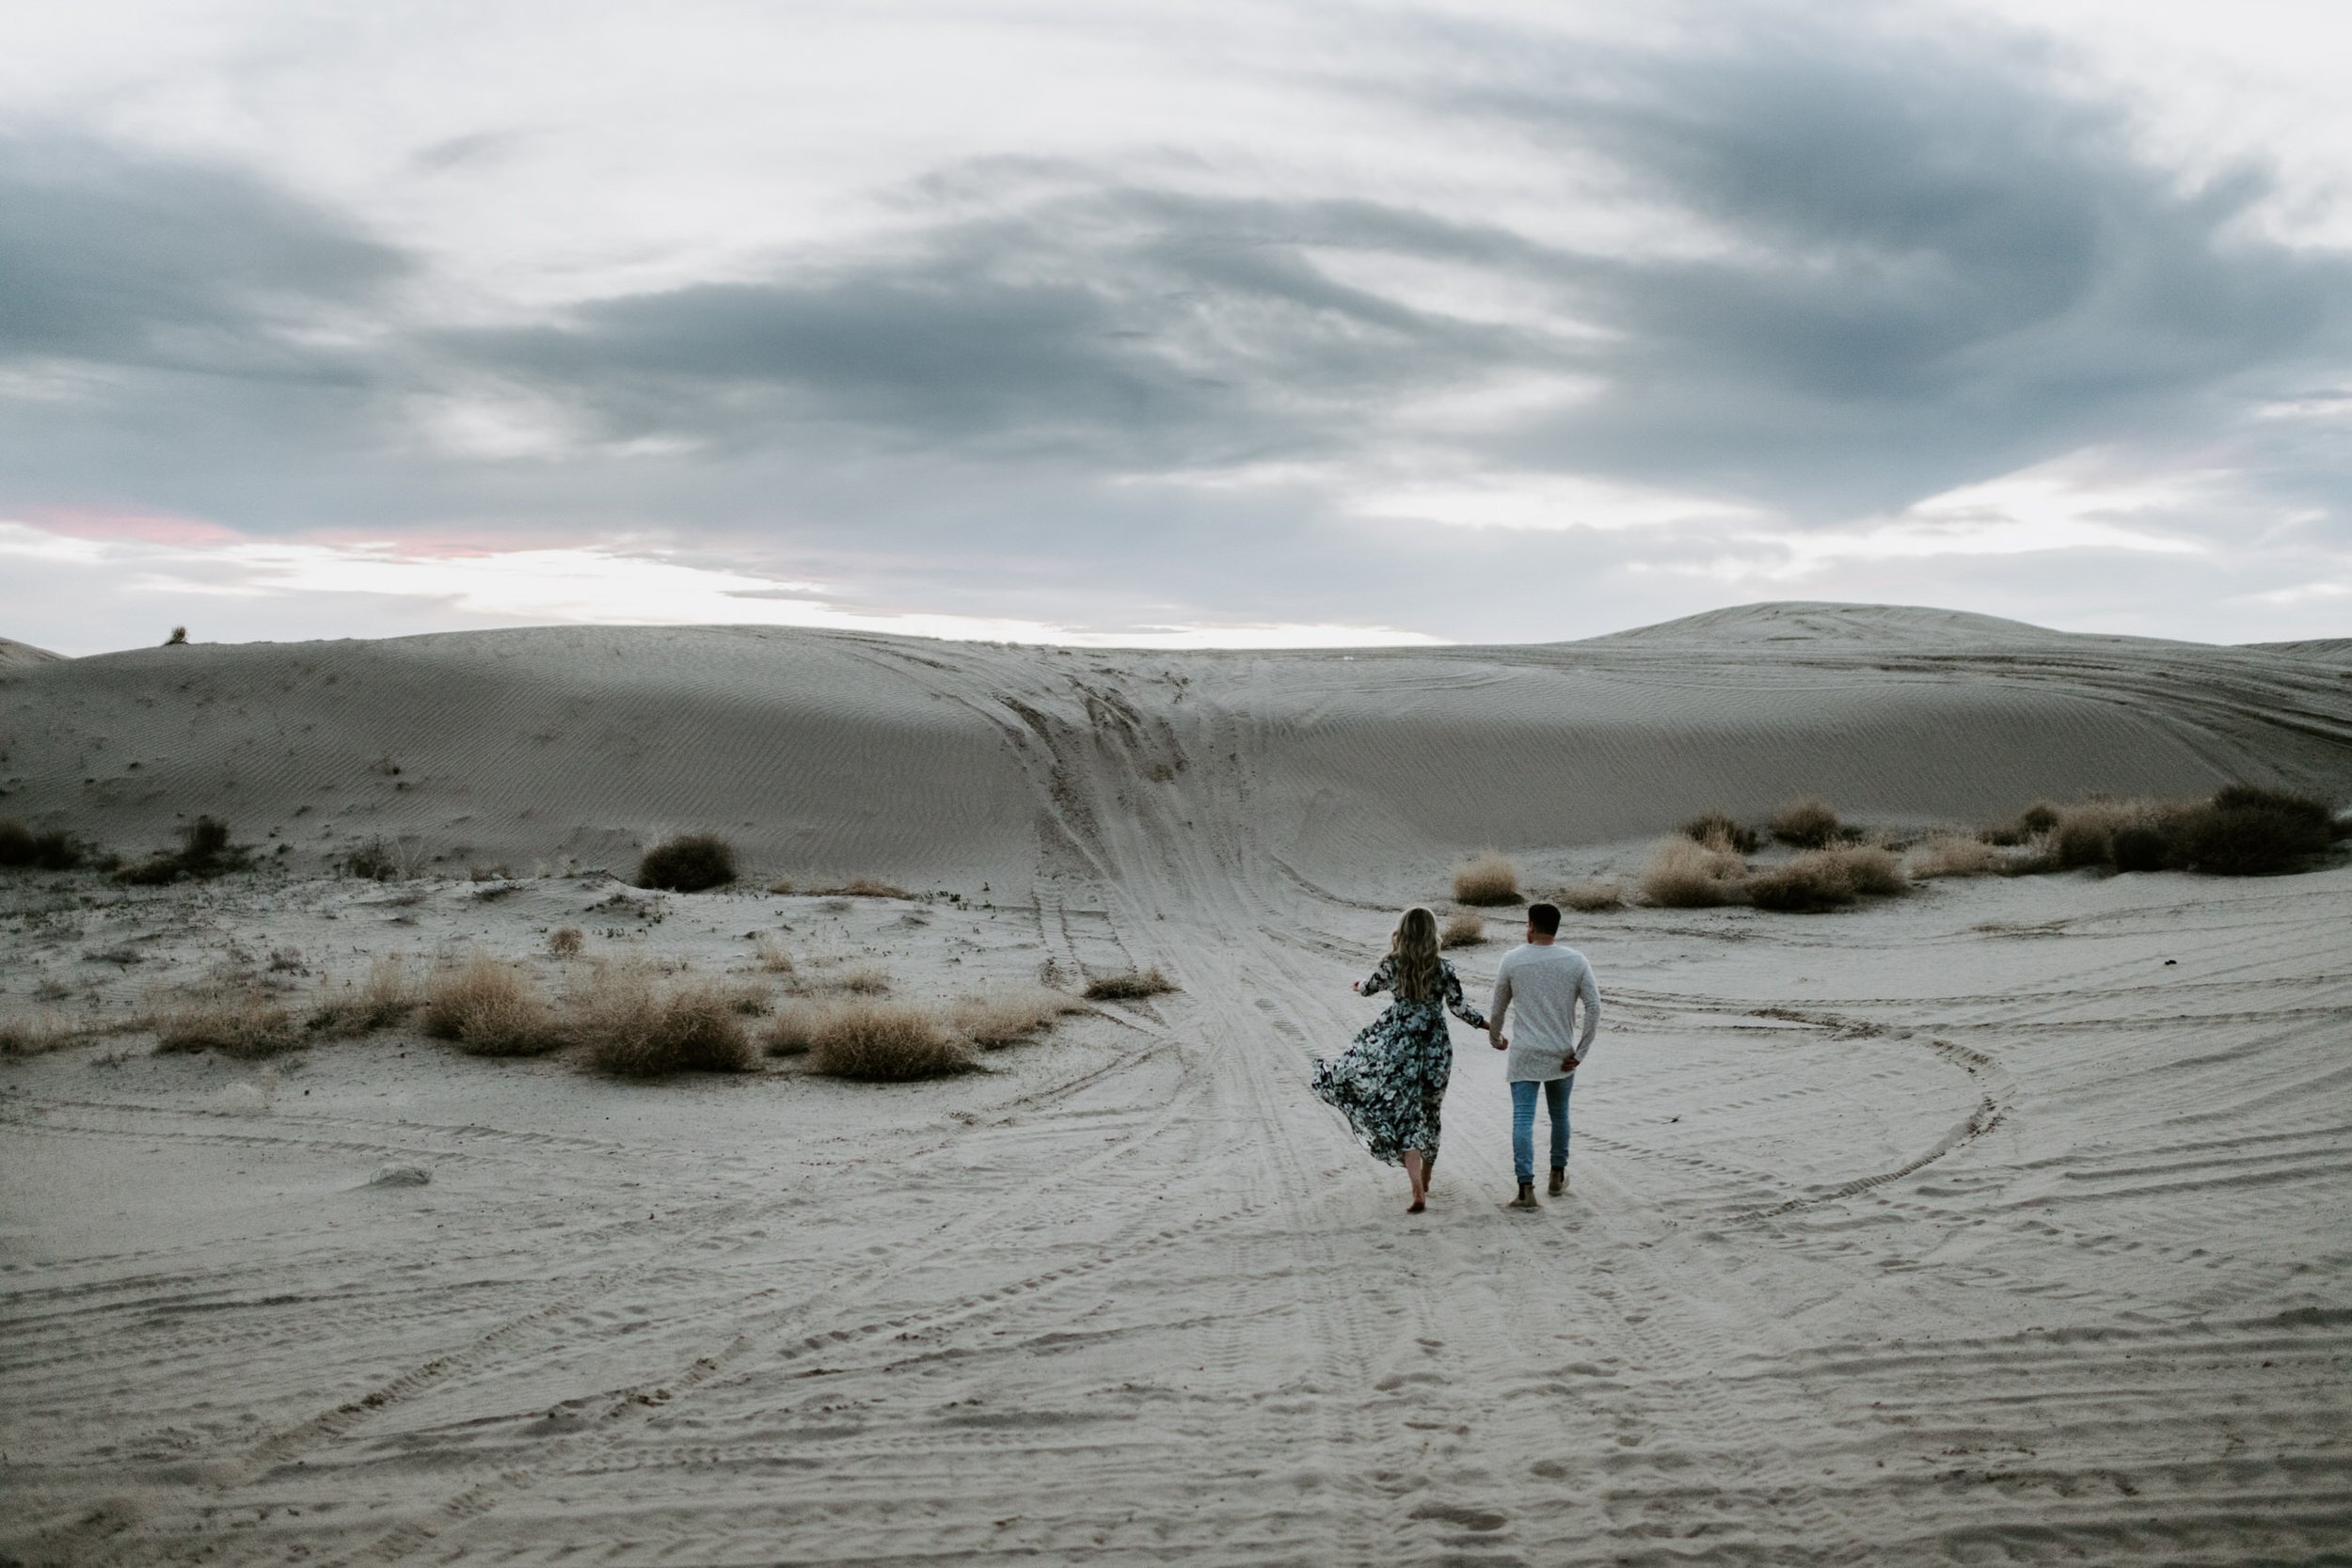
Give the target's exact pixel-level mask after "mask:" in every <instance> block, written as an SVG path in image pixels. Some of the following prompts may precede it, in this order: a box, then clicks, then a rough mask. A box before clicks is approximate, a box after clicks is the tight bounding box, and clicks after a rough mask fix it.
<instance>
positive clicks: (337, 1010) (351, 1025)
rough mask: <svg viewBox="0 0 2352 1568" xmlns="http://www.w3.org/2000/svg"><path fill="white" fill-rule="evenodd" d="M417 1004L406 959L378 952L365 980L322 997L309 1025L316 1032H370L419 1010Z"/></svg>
mask: <svg viewBox="0 0 2352 1568" xmlns="http://www.w3.org/2000/svg"><path fill="white" fill-rule="evenodd" d="M417 1004H418V997H417V990H416V986H415V984H414V982H413V981H412V980H411V979H410V978H409V974H408V966H407V964H406V962H405V960H403V959H402V958H401V957H400V956H399V955H398V954H378V955H376V957H374V958H371V959H370V960H368V977H367V978H366V979H365V980H363V981H361V982H360V983H359V984H358V985H356V986H355V985H352V984H350V983H349V982H345V983H344V984H343V985H342V986H340V987H336V988H333V989H331V990H328V991H327V992H326V994H324V995H323V996H322V997H321V998H320V1000H319V1005H318V1006H317V1007H316V1008H314V1009H313V1010H312V1012H311V1014H310V1020H309V1022H308V1027H309V1028H310V1030H311V1032H312V1033H314V1034H324V1035H339V1036H345V1037H349V1036H355V1035H365V1034H370V1033H373V1031H375V1030H377V1029H389V1028H390V1027H391V1026H392V1025H393V1024H395V1023H398V1022H401V1021H402V1020H404V1019H405V1018H406V1017H407V1016H408V1015H409V1014H410V1013H412V1012H414V1011H415V1010H416V1008H417Z"/></svg>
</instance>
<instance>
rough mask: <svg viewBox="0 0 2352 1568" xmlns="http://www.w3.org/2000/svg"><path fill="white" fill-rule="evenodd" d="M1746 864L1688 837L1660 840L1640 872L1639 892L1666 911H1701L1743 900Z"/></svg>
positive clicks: (1735, 856) (1736, 857) (1746, 871)
mask: <svg viewBox="0 0 2352 1568" xmlns="http://www.w3.org/2000/svg"><path fill="white" fill-rule="evenodd" d="M1747 874H1748V863H1747V862H1745V861H1743V860H1741V859H1740V857H1739V856H1738V855H1735V854H1728V853H1725V852H1724V851H1723V850H1720V849H1709V848H1708V847H1706V846H1705V845H1703V844H1693V843H1692V842H1691V840H1689V839H1687V838H1669V839H1665V840H1662V841H1661V842H1660V844H1659V846H1658V849H1657V851H1656V853H1654V854H1652V855H1651V856H1650V863H1649V869H1648V870H1646V871H1645V872H1643V873H1642V892H1643V893H1644V894H1645V895H1647V897H1648V898H1649V901H1650V902H1651V903H1653V904H1656V905H1659V906H1660V907H1661V908H1663V909H1669V910H1703V909H1710V908H1712V907H1714V906H1715V905H1718V904H1737V903H1740V901H1741V899H1742V896H1743V895H1742V893H1741V889H1742V888H1743V887H1744V886H1745V883H1746V878H1747Z"/></svg>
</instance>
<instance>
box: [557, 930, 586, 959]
mask: <svg viewBox="0 0 2352 1568" xmlns="http://www.w3.org/2000/svg"><path fill="white" fill-rule="evenodd" d="M587 940H588V939H587V938H586V937H584V936H582V935H580V927H577V926H558V927H556V928H555V929H554V930H552V931H549V932H548V954H549V955H550V956H551V957H554V958H578V957H580V948H581V947H583V946H585V945H586V944H587Z"/></svg>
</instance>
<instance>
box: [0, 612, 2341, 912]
mask: <svg viewBox="0 0 2352 1568" xmlns="http://www.w3.org/2000/svg"><path fill="white" fill-rule="evenodd" d="M2011 625H2012V624H2011V623H2006V622H1994V621H1990V620H1989V619H1987V618H1983V617H1955V616H1952V615H1951V614H1949V613H1947V612H1942V611H1921V610H1896V609H1888V608H1884V607H1820V606H1761V607H1751V608H1750V609H1748V610H1740V611H1725V612H1722V613H1720V614H1718V615H1714V616H1708V617H1700V618H1697V619H1696V620H1694V621H1692V622H1684V623H1675V624H1673V625H1670V626H1664V627H1659V628H1653V629H1652V631H1650V632H1645V633H1629V634H1625V635H1624V636H1621V637H1616V638H1605V639H1598V640H1596V641H1590V642H1582V643H1565V644H1560V645H1556V646H1549V647H1515V648H1458V649H1445V650H1438V651H1424V650H1414V651H1406V652H1391V651H1383V652H1365V653H1361V654H1357V655H1354V656H1342V655H1338V654H1325V653H1310V654H1260V653H1229V654H1214V655H1189V656H1183V657H1178V656H1169V655H1158V654H1096V653H1076V652H1071V651H1065V650H1055V649H1028V648H1002V647H989V646H981V645H973V644H946V643H926V642H919V641H909V640H894V639H884V638H873V637H863V636H852V635H843V634H829V633H816V632H802V631H789V630H771V629H761V628H711V627H688V628H662V629H637V628H622V629H614V628H586V627H565V628H547V629H541V630H534V631H520V632H485V633H468V634H458V635H448V636H437V637H422V638H410V639H401V640H394V641H381V642H319V643H294V644H244V645H230V646H218V645H199V646H192V647H171V648H151V649H142V650H138V651H135V652H131V653H123V654H115V655H108V656H104V657H92V658H82V659H74V660H70V661H63V662H59V663H54V664H44V665H38V666H33V667H29V668H18V669H15V670H12V671H9V672H8V673H5V674H0V756H4V757H5V759H6V760H5V762H0V769H4V770H5V771H4V772H0V787H4V788H6V789H7V790H8V797H7V799H6V800H0V810H6V811H8V812H10V813H12V814H16V815H21V816H24V817H26V818H27V819H28V820H32V821H35V822H38V823H40V825H43V826H59V827H67V828H70V829H72V830H73V831H76V832H84V833H86V834H87V835H89V836H91V837H93V838H95V839H97V840H99V841H101V842H103V843H107V844H112V845H116V846H119V847H124V848H133V847H146V846H149V845H151V844H157V843H162V842H165V841H167V840H168V838H169V835H170V833H171V832H172V829H173V826H174V824H175V823H176V822H178V821H181V820H183V819H184V818H185V817H186V816H193V815H195V814H197V813H199V812H210V813H213V814H215V815H217V816H223V817H225V818H226V819H228V820H229V821H230V823H231V824H232V825H233V826H234V827H236V828H237V830H238V831H239V832H240V833H241V834H243V835H245V836H247V837H250V838H254V839H257V840H261V839H265V838H267V839H274V841H275V842H276V843H280V844H285V845H287V846H289V847H290V854H291V859H290V863H291V864H293V865H295V866H297V867H304V868H310V867H319V866H324V865H325V864H326V863H329V862H330V861H331V860H332V859H333V858H334V857H335V856H337V855H339V854H341V853H342V852H344V851H345V850H346V849H347V848H348V847H350V846H351V845H353V844H354V843H357V842H361V841H364V840H367V839H370V838H375V837H383V838H387V839H391V840H398V839H401V838H404V837H406V838H410V839H412V840H413V841H414V845H415V847H416V848H417V849H418V850H419V852H421V854H423V855H424V856H426V857H427V858H431V857H442V863H447V864H456V865H463V864H466V863H506V864H508V865H510V866H512V867H513V868H515V869H516V870H521V869H524V868H525V867H526V866H529V865H532V864H560V863H563V862H564V859H565V857H570V858H572V860H573V861H574V862H576V863H586V864H600V863H611V864H613V865H615V866H620V867H623V868H626V866H627V865H628V864H629V863H633V860H634V854H635V851H636V849H637V847H639V846H640V845H642V844H643V843H644V842H647V841H649V839H650V838H651V837H653V836H658V835H659V834H660V833H663V832H671V831H675V830H677V829H681V828H706V829H711V830H715V831H720V832H725V833H727V834H728V835H729V836H730V837H732V838H733V839H735V840H736V842H737V843H738V844H739V845H740V846H742V847H743V848H744V849H745V850H746V851H747V852H748V854H749V855H750V857H751V858H752V860H753V861H754V862H755V863H757V864H759V865H760V866H761V867H763V868H773V869H777V870H787V871H801V872H804V873H810V874H833V875H854V874H858V873H863V872H873V873H877V874H882V875H886V876H890V877H894V878H897V879H900V880H909V879H911V880H912V882H913V884H914V885H918V886H925V887H930V886H949V885H958V884H960V883H961V882H963V881H973V882H977V881H980V880H991V881H993V880H995V879H999V878H1007V877H1009V878H1015V879H1018V878H1020V877H1022V876H1024V875H1025V873H1026V872H1027V870H1028V869H1029V868H1030V867H1031V866H1032V865H1034V864H1035V863H1037V861H1038V857H1039V855H1040V853H1041V846H1042V848H1043V852H1044V853H1045V854H1046V855H1047V856H1048V857H1049V859H1050V858H1052V857H1056V856H1059V857H1063V859H1064V860H1068V861H1070V863H1083V864H1086V865H1089V866H1090V867H1091V868H1092V869H1093V870H1094V871H1096V872H1098V873H1099V872H1104V871H1106V870H1107V869H1108V867H1109V865H1110V863H1111V862H1112V861H1113V860H1115V859H1117V858H1118V857H1120V856H1123V855H1128V854H1136V853H1146V854H1155V855H1160V856H1163V857H1165V856H1168V855H1177V856H1179V857H1182V856H1185V855H1190V854H1194V853H1197V852H1198V851H1199V848H1200V843H1201V842H1202V841H1203V840H1204V839H1205V840H1206V841H1207V842H1210V843H1213V844H1215V845H1216V846H1217V847H1218V849H1219V851H1220V852H1221V853H1222V854H1224V855H1225V856H1226V857H1227V858H1228V859H1229V860H1235V859H1240V858H1247V857H1248V856H1252V855H1256V854H1261V853H1274V854H1278V855H1280V856H1282V857H1284V858H1285V859H1286V860H1290V861H1293V862H1295V863H1312V865H1313V867H1315V868H1319V870H1320V872H1321V873H1322V874H1327V875H1329V876H1333V877H1341V878H1344V877H1345V876H1346V874H1347V872H1346V868H1347V867H1349V866H1350V865H1353V864H1355V863H1358V862H1359V861H1362V860H1365V859H1366V858H1368V857H1369V858H1374V859H1377V860H1379V861H1382V862H1387V861H1391V860H1394V859H1396V858H1399V857H1414V858H1419V859H1422V860H1426V859H1428V858H1430V857H1432V856H1436V857H1438V858H1442V857H1444V856H1446V855H1449V854H1452V853H1454V852H1456V851H1458V850H1462V849H1467V848H1474V847H1478V846H1479V845H1482V844H1487V843H1492V844H1496V845H1500V846H1502V847H1505V848H1511V849H1519V850H1544V849H1549V848H1553V847H1566V846H1575V845H1582V844H1594V843H1601V842H1607V841H1612V840H1617V839H1622V838H1626V837H1629V836H1632V835H1636V834H1642V833H1649V832H1660V831H1662V830H1664V829H1667V828H1669V827H1671V826H1672V825H1673V824H1674V823H1675V822H1677V821H1679V820H1681V819H1682V818H1683V817H1685V816H1688V815H1690V814H1691V813H1692V812H1694V811H1698V810H1701V809H1705V808H1708V807H1723V808H1727V809H1730V810H1733V811H1739V812H1751V813H1753V812H1761V811H1763V810H1765V809H1767V808H1769V807H1770V806H1771V805H1772V803H1773V802H1774V801H1775V800H1779V799H1782V798H1785V797H1786V796H1788V795H1791V794H1795V793H1800V792H1808V791H1809V792H1817V793H1820V794H1824V795H1827V796H1829V797H1830V798H1831V799H1832V800H1835V801H1836V802H1837V803H1838V804H1839V805H1840V806H1842V807H1845V808H1846V809H1848V810H1849V811H1850V812H1852V813H1854V814H1857V815H1860V816H1867V817H1876V818H1881V819H1896V820H1936V819H1959V820H1964V821H1976V820H1981V819H1984V818H1987V817H1989V816H1994V815H1996V814H1999V813H2002V812H2006V811H2013V810H2014V809H2016V808H2017V807H2018V806H2020V805H2022V804H2023V803H2025V802H2026V800H2031V799H2032V798H2034V797H2036V796H2038V795H2058V796H2071V795H2079V794H2082V793H2086V792H2089V791H2093V790H2108V791H2113V792H2116V793H2122V794H2134V793H2155V794H2177V793H2195V792H2201V791H2203V790H2206V789H2210V788H2211V787H2213V785H2214V784H2217V783H2219V782H2224V781H2226V780H2228V779H2230V778H2233V777H2243V778H2248V779H2250V780H2254V781H2256V782H2265V783H2280V782H2283V783H2288V784H2297V785H2303V786H2314V787H2327V786H2329V785H2330V784H2331V782H2332V781H2341V779H2342V777H2343V758H2344V755H2345V752H2346V748H2347V745H2352V685H2347V683H2346V682H2344V679H2343V677H2342V674H2341V672H2340V671H2339V670H2337V669H2336V668H2334V667H2333V666H2332V665H2331V664H2329V663H2328V661H2327V660H2325V659H2320V658H2314V657H2307V656H2304V655H2299V654H2295V653H2279V652H2262V651H2254V650H2243V649H2221V648H2207V647H2199V646H2195V645H2190V644H2180V643H2164V642H2147V641H2131V640H2116V639H2104V638H2074V637H2067V636H2063V635H2061V634H2058V633H2054V632H2045V631H2040V630H2037V629H2035V628H2029V627H2028V628H2018V629H2017V630H2015V631H2014V632H2012V631H2010V626H2011ZM1786 627H1796V628H1799V629H1798V630H1796V631H1793V632H1789V631H1782V630H1776V629H1773V628H1786ZM1784 638H1788V639H1793V641H1783V639H1784ZM1766 649H1769V650H1770V651H1769V656H1767V655H1766V654H1765V652H1764V650H1766ZM1114 821H1115V822H1117V823H1118V824H1119V826H1118V827H1117V828H1116V829H1114V828H1112V827H1111V826H1110V824H1111V823H1113V822H1114ZM1106 835H1113V836H1117V837H1119V838H1120V839H1121V840H1122V842H1121V843H1120V845H1119V846H1117V847H1114V846H1113V845H1112V844H1111V843H1110V841H1109V837H1107V836H1106ZM1072 857H1074V860H1073V859H1072ZM1056 863H1062V862H1061V861H1056Z"/></svg>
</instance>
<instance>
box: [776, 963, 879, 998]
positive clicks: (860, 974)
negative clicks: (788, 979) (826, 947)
mask: <svg viewBox="0 0 2352 1568" xmlns="http://www.w3.org/2000/svg"><path fill="white" fill-rule="evenodd" d="M793 989H795V990H803V991H848V992H849V993H850V994H851V995H853V996H881V995H883V994H885V993H886V992H888V990H890V972H889V971H888V970H886V969H882V968H879V967H877V966H876V965H873V964H860V965H858V966H857V967H856V968H854V969H833V970H818V972H817V973H816V974H805V975H802V976H801V977H800V983H799V985H798V986H796V987H794V988H793Z"/></svg>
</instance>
